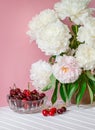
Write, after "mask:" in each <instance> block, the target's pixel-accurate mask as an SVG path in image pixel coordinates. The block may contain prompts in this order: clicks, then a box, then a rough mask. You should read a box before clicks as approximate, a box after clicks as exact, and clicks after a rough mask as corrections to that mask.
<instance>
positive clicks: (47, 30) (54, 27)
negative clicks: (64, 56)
mask: <svg viewBox="0 0 95 130" xmlns="http://www.w3.org/2000/svg"><path fill="white" fill-rule="evenodd" d="M69 32H70V30H69V28H68V26H67V25H65V24H63V23H62V22H61V21H59V20H58V21H57V22H54V23H50V24H48V25H47V26H46V27H44V28H43V29H41V30H40V31H39V33H38V35H37V40H36V43H37V44H38V47H39V48H40V49H41V50H42V51H43V52H45V54H46V55H59V54H60V53H61V52H65V51H66V50H67V49H68V46H69V39H70V38H71V35H70V33H69Z"/></svg>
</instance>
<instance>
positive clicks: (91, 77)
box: [86, 71, 95, 81]
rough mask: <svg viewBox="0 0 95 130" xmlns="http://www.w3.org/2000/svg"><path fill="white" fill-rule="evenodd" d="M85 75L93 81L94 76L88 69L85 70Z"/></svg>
mask: <svg viewBox="0 0 95 130" xmlns="http://www.w3.org/2000/svg"><path fill="white" fill-rule="evenodd" d="M86 75H87V77H88V78H89V79H91V80H93V81H95V77H94V76H93V75H92V74H91V72H90V71H87V72H86Z"/></svg>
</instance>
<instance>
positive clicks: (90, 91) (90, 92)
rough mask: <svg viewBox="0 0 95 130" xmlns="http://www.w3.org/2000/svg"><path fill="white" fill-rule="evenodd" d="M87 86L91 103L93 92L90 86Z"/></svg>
mask: <svg viewBox="0 0 95 130" xmlns="http://www.w3.org/2000/svg"><path fill="white" fill-rule="evenodd" d="M87 86H88V90H89V94H90V100H91V103H92V102H93V98H94V95H93V92H92V89H91V88H90V86H89V85H87Z"/></svg>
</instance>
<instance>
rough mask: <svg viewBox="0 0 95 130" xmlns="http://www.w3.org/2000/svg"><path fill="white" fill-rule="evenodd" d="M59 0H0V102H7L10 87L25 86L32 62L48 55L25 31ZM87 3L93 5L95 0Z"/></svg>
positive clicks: (3, 104)
mask: <svg viewBox="0 0 95 130" xmlns="http://www.w3.org/2000/svg"><path fill="white" fill-rule="evenodd" d="M57 1H59V0H0V106H5V105H7V102H6V95H7V93H8V92H9V87H10V86H12V85H13V83H16V84H17V86H18V87H20V88H26V87H27V82H28V81H29V80H30V79H29V70H30V66H31V64H32V63H33V62H35V61H37V60H39V59H47V57H46V56H45V55H44V53H42V52H41V51H40V50H39V49H38V48H37V45H36V44H35V43H33V44H30V43H29V37H28V36H27V35H26V32H27V30H28V26H27V25H28V22H29V21H30V20H31V18H32V16H35V15H36V14H37V13H39V12H40V11H41V10H44V9H46V8H52V7H53V4H54V3H55V2H57ZM90 6H92V7H95V0H92V3H91V4H90Z"/></svg>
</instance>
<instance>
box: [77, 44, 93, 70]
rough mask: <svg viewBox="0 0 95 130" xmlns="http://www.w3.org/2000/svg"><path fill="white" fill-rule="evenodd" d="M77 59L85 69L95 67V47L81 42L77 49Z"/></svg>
mask: <svg viewBox="0 0 95 130" xmlns="http://www.w3.org/2000/svg"><path fill="white" fill-rule="evenodd" d="M75 57H76V60H77V61H78V63H79V66H80V67H82V68H83V69H84V70H90V69H94V68H95V49H94V48H93V47H91V46H89V45H87V44H81V45H80V46H79V47H78V49H77V51H76V55H75Z"/></svg>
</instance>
